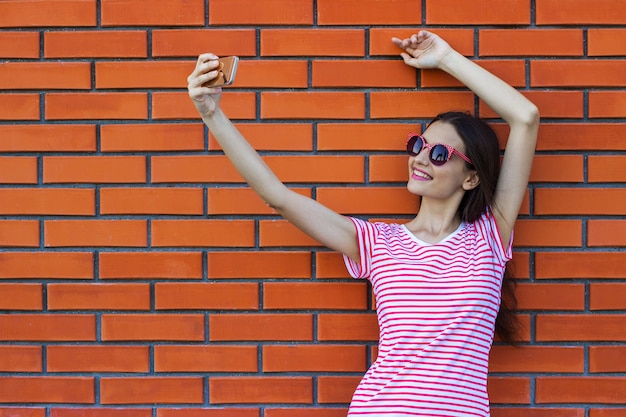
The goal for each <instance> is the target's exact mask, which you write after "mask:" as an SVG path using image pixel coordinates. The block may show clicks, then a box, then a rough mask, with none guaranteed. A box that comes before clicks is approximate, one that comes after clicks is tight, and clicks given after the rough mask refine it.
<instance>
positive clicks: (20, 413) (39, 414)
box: [0, 407, 46, 417]
mask: <svg viewBox="0 0 626 417" xmlns="http://www.w3.org/2000/svg"><path fill="white" fill-rule="evenodd" d="M45 415H46V409H45V408H28V407H0V416H2V417H45Z"/></svg>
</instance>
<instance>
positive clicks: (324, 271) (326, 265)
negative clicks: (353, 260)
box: [315, 252, 350, 278]
mask: <svg viewBox="0 0 626 417" xmlns="http://www.w3.org/2000/svg"><path fill="white" fill-rule="evenodd" d="M315 272H316V275H315V278H349V277H350V275H349V274H348V270H347V269H346V267H345V265H344V263H343V256H342V255H341V254H340V253H336V252H316V253H315Z"/></svg>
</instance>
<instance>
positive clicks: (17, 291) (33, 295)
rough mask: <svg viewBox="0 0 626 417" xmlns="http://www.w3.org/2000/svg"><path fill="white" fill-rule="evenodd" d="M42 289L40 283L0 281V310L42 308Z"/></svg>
mask: <svg viewBox="0 0 626 417" xmlns="http://www.w3.org/2000/svg"><path fill="white" fill-rule="evenodd" d="M42 290H43V288H42V285H41V284H21V283H19V284H18V283H7V284H4V283H0V310H42V309H43V291H42ZM1 356H2V355H0V357H1Z"/></svg>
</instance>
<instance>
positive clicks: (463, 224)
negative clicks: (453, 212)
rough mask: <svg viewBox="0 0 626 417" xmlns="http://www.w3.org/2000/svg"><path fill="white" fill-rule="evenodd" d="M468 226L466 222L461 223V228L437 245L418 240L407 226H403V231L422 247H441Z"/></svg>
mask: <svg viewBox="0 0 626 417" xmlns="http://www.w3.org/2000/svg"><path fill="white" fill-rule="evenodd" d="M466 224H467V223H465V222H461V224H459V227H457V228H456V230H455V231H453V232H452V233H450V234H449V235H447V236H446V237H444V238H443V239H441V240H440V241H439V242H436V243H429V242H426V241H423V240H422V239H420V238H418V237H417V236H415V235H414V234H413V232H411V231H410V230H409V228H408V227H406V224H403V225H402V229H403V230H404V232H405V233H407V234H408V235H409V236H410V237H411V239H413V240H414V241H415V242H417V243H419V244H420V245H422V246H434V245H440V244H442V243H444V242H446V241H448V240H450V239H452V238H453V237H454V236H456V235H457V234H458V233H459V232H460V231H461V229H463V228H464V227H465V225H466Z"/></svg>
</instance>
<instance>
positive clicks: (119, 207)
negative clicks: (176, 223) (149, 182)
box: [100, 188, 204, 215]
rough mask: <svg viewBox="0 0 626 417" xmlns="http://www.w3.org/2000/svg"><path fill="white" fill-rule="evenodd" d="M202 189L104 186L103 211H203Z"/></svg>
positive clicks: (102, 196) (101, 200)
mask: <svg viewBox="0 0 626 417" xmlns="http://www.w3.org/2000/svg"><path fill="white" fill-rule="evenodd" d="M203 200H204V198H203V193H202V189H201V188H102V189H101V190H100V214H188V215H194V214H196V215H200V214H202V213H203V210H204V209H203V205H204V204H203Z"/></svg>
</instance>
